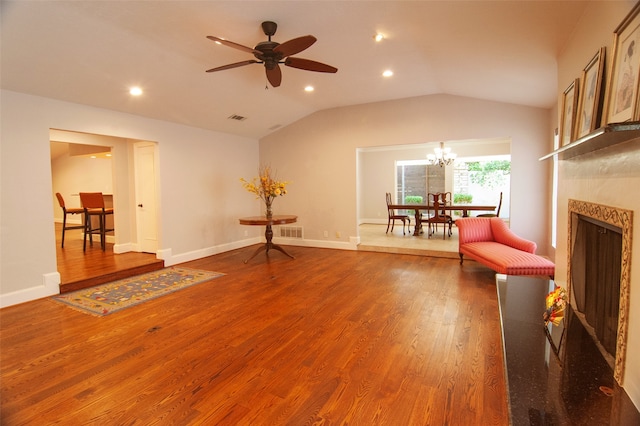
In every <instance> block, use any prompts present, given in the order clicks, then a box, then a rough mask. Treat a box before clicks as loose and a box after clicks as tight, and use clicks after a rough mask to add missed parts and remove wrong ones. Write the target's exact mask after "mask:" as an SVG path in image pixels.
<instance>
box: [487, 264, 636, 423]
mask: <svg viewBox="0 0 640 426" xmlns="http://www.w3.org/2000/svg"><path fill="white" fill-rule="evenodd" d="M496 285H497V289H498V299H499V304H500V313H501V320H502V333H503V344H504V351H505V371H506V375H507V385H508V391H509V406H510V414H511V423H512V424H513V425H514V426H520V425H589V426H591V425H624V426H626V425H635V426H637V425H640V413H639V412H638V409H637V408H636V407H635V406H634V404H633V402H631V400H630V399H629V397H628V395H627V394H626V392H625V391H624V389H622V388H621V387H620V386H618V385H617V383H616V381H615V379H614V378H613V370H612V368H611V367H610V366H609V364H608V363H607V362H606V360H605V358H604V357H603V356H602V354H601V353H600V350H599V349H598V347H597V346H596V345H595V343H594V341H593V339H592V337H591V335H590V334H589V333H588V332H587V330H586V329H585V328H584V327H583V325H582V322H581V321H580V319H579V318H578V317H577V316H576V314H575V313H574V312H573V310H572V309H571V307H568V309H567V312H566V313H565V318H564V320H563V321H562V323H561V324H560V325H559V326H553V325H551V324H549V325H548V326H547V327H546V328H547V331H548V333H547V332H545V325H544V320H543V319H542V314H543V312H544V310H545V297H546V295H547V294H548V293H549V292H550V291H552V290H553V289H554V283H553V281H550V280H545V279H540V278H530V277H516V276H505V275H499V274H498V275H496Z"/></svg>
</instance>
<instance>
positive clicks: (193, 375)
mask: <svg viewBox="0 0 640 426" xmlns="http://www.w3.org/2000/svg"><path fill="white" fill-rule="evenodd" d="M255 248H256V246H253V247H247V248H244V249H240V250H235V251H231V252H227V253H222V254H219V255H216V256H211V257H207V258H204V259H200V260H197V261H193V262H188V263H185V264H183V265H182V266H188V267H194V268H200V269H207V270H213V271H219V272H223V273H225V274H226V275H225V276H223V277H220V278H217V279H214V280H212V281H210V282H207V283H203V284H198V285H195V286H192V287H189V288H187V289H184V290H181V291H178V292H176V293H172V294H169V295H166V296H163V297H160V298H157V299H154V300H151V301H148V302H145V303H143V304H141V305H137V306H134V307H132V308H129V309H126V310H124V311H120V312H118V313H115V314H112V315H110V316H107V317H94V316H91V315H87V314H84V313H81V312H78V311H75V310H73V309H71V308H69V307H67V306H64V305H62V304H59V303H56V302H54V301H52V300H49V299H42V300H37V301H32V302H28V303H24V304H21V305H17V306H12V307H8V308H4V309H2V310H0V347H1V348H2V350H1V352H0V373H1V384H0V403H1V408H0V410H1V411H0V418H1V419H2V424H7V425H26V424H105V425H106V424H109V425H124V424H127V425H133V424H140V425H148V424H180V425H186V424H211V425H237V424H243V425H263V424H264V425H267V424H268V425H274V424H291V425H302V424H324V425H329V424H354V425H357V424H362V425H385V424H386V425H423V424H424V425H445V424H448V425H506V424H508V409H507V396H506V391H505V380H504V370H503V356H502V344H501V335H500V323H499V312H498V303H497V298H496V288H495V282H494V274H493V273H492V272H491V271H490V270H488V269H486V268H484V267H482V266H478V265H476V264H475V263H474V262H465V265H464V266H463V267H460V265H459V264H458V261H457V260H455V259H442V258H440V259H439V258H431V257H424V256H414V255H398V254H388V253H373V252H359V251H341V250H329V249H317V248H302V247H287V250H288V251H289V252H290V253H291V254H293V255H294V256H295V257H296V259H295V260H291V259H289V258H287V257H285V256H283V255H282V254H281V253H279V252H271V253H269V255H268V256H266V255H264V254H260V255H258V256H257V257H256V258H254V259H253V260H252V261H250V262H249V263H248V264H244V263H243V261H244V260H245V259H246V258H247V257H248V256H250V255H251V254H252V253H253V252H254V250H255Z"/></svg>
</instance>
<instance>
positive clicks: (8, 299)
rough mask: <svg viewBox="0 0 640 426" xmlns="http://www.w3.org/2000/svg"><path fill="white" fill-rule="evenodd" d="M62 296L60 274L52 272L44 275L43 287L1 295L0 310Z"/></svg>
mask: <svg viewBox="0 0 640 426" xmlns="http://www.w3.org/2000/svg"><path fill="white" fill-rule="evenodd" d="M56 294H60V274H59V273H58V272H51V273H48V274H43V275H42V285H40V286H36V287H31V288H25V289H22V290H18V291H14V292H11V293H7V294H0V308H6V307H7V306H13V305H18V304H20V303H25V302H30V301H32V300H36V299H42V298H45V297H49V296H53V295H56Z"/></svg>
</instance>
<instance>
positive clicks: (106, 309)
mask: <svg viewBox="0 0 640 426" xmlns="http://www.w3.org/2000/svg"><path fill="white" fill-rule="evenodd" d="M223 275H224V274H223V273H221V272H211V271H203V270H200V269H189V268H179V267H171V268H164V269H160V270H158V271H154V272H149V273H147V274H142V275H137V276H135V277H130V278H124V279H122V280H118V281H112V282H110V283H106V284H102V285H99V286H96V287H91V288H85V289H82V290H78V291H74V292H70V293H65V294H61V295H58V296H53V297H52V299H53V300H55V301H57V302H60V303H64V304H66V305H68V306H71V307H72V308H74V309H77V310H80V311H82V312H85V313H89V314H93V315H98V316H105V315H109V314H112V313H114V312H117V311H119V310H121V309H125V308H129V307H131V306H135V305H137V304H140V303H142V302H145V301H147V300H151V299H155V298H156V297H160V296H164V295H165V294H169V293H173V292H174V291H177V290H180V289H183V288H186V287H189V286H192V285H194V284H200V283H203V282H205V281H209V280H212V279H214V278H218V277H221V276H223Z"/></svg>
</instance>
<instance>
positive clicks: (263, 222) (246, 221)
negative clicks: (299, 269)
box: [240, 215, 298, 263]
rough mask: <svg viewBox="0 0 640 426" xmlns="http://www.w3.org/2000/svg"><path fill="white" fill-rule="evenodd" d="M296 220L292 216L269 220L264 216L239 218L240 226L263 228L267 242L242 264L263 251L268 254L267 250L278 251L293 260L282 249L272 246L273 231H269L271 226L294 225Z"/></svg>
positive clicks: (276, 216) (279, 216) (296, 218)
mask: <svg viewBox="0 0 640 426" xmlns="http://www.w3.org/2000/svg"><path fill="white" fill-rule="evenodd" d="M296 220H298V216H293V215H274V216H272V217H271V218H270V219H267V218H266V217H265V216H249V217H241V218H240V224H241V225H252V226H265V227H266V229H265V232H264V238H265V239H266V240H267V242H266V243H265V244H264V245H263V246H260V247H258V249H257V250H256V251H255V252H254V253H253V255H252V256H251V257H250V258H248V259H247V260H245V261H244V263H247V262H248V261H250V260H251V259H253V258H254V257H256V255H257V254H258V253H260V252H261V251H262V250H265V251H266V253H269V250H271V249H274V250H278V251H279V252H282V253H284V254H285V255H287V256H289V257H290V258H292V259H294V257H293V256H291V255H290V254H289V253H287V252H286V251H285V250H284V249H283V248H282V247H280V246H279V245H277V244H273V243H272V242H271V240H272V239H273V230H272V229H271V226H272V225H284V224H287V223H295V221H296Z"/></svg>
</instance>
